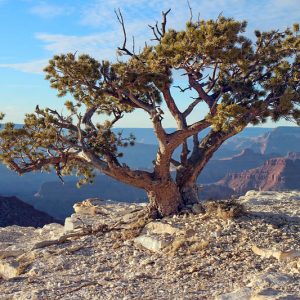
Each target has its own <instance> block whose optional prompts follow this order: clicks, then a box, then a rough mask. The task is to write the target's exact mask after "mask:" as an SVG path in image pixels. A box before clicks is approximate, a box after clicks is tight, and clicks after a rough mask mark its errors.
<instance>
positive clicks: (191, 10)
mask: <svg viewBox="0 0 300 300" xmlns="http://www.w3.org/2000/svg"><path fill="white" fill-rule="evenodd" d="M187 5H188V7H189V11H190V22H192V21H193V9H192V7H191V4H190V1H189V0H187Z"/></svg>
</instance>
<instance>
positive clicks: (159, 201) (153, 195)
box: [147, 181, 183, 216]
mask: <svg viewBox="0 0 300 300" xmlns="http://www.w3.org/2000/svg"><path fill="white" fill-rule="evenodd" d="M147 195H148V199H149V202H150V208H151V209H154V210H157V211H158V213H159V215H160V216H168V215H172V214H176V213H178V212H179V211H180V209H181V208H182V207H183V199H182V195H181V194H180V191H179V188H178V187H177V185H176V183H175V182H173V181H168V182H167V183H165V184H159V185H153V186H151V189H150V190H148V191H147Z"/></svg>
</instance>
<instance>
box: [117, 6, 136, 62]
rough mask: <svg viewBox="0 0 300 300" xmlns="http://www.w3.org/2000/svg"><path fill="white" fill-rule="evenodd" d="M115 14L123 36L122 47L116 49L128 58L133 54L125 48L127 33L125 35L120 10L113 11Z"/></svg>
mask: <svg viewBox="0 0 300 300" xmlns="http://www.w3.org/2000/svg"><path fill="white" fill-rule="evenodd" d="M115 14H116V16H117V19H118V21H119V23H120V24H121V26H122V30H123V36H124V41H123V45H122V47H118V50H120V51H123V52H124V53H125V54H127V55H129V56H134V53H132V52H131V51H129V50H128V48H127V47H126V43H127V33H126V28H125V22H124V18H123V15H122V13H121V10H120V8H119V9H118V10H115Z"/></svg>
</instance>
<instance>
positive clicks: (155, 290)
mask: <svg viewBox="0 0 300 300" xmlns="http://www.w3.org/2000/svg"><path fill="white" fill-rule="evenodd" d="M299 201H300V192H254V191H250V192H248V193H247V194H246V195H245V196H244V197H240V198H239V199H238V201H237V203H239V204H242V205H243V206H244V207H245V210H246V212H245V213H243V212H242V211H241V209H240V206H239V205H236V204H231V203H224V204H220V205H215V204H213V203H211V202H208V203H206V204H205V206H206V209H207V213H206V214H201V213H200V212H199V211H200V210H199V207H197V205H196V206H194V207H192V208H190V210H189V211H186V212H185V213H183V214H182V215H179V216H174V217H171V218H165V219H163V220H156V221H151V222H149V220H147V219H146V218H144V217H142V214H143V211H144V210H143V209H144V208H145V207H144V206H143V205H126V204H116V203H112V202H102V201H100V200H96V199H91V200H87V201H85V202H83V203H80V204H77V205H75V207H74V209H75V214H73V215H72V216H71V217H70V218H67V219H66V222H65V226H64V227H63V226H61V225H59V224H49V225H46V226H44V227H43V228H41V229H35V228H32V227H18V226H10V227H5V228H0V295H1V296H0V298H1V300H2V299H3V300H6V299H18V300H22V299H51V300H52V299H74V300H75V299H222V300H225V299H226V300H227V299H231V300H233V299H236V300H237V299H242V300H243V299H245V300H247V299H249V300H250V299H252V300H254V299H257V300H258V299H282V300H283V299H286V300H287V299H300V202H299ZM137 215H141V216H140V217H139V218H138V219H137ZM1 277H2V278H1Z"/></svg>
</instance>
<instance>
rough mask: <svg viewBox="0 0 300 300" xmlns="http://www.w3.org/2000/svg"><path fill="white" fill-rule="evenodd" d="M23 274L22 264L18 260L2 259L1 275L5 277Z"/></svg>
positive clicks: (0, 265) (0, 264)
mask: <svg viewBox="0 0 300 300" xmlns="http://www.w3.org/2000/svg"><path fill="white" fill-rule="evenodd" d="M20 274H21V268H20V264H19V263H18V262H17V261H16V260H11V261H0V276H1V277H2V278H4V279H10V278H14V277H17V276H19V275H20Z"/></svg>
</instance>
